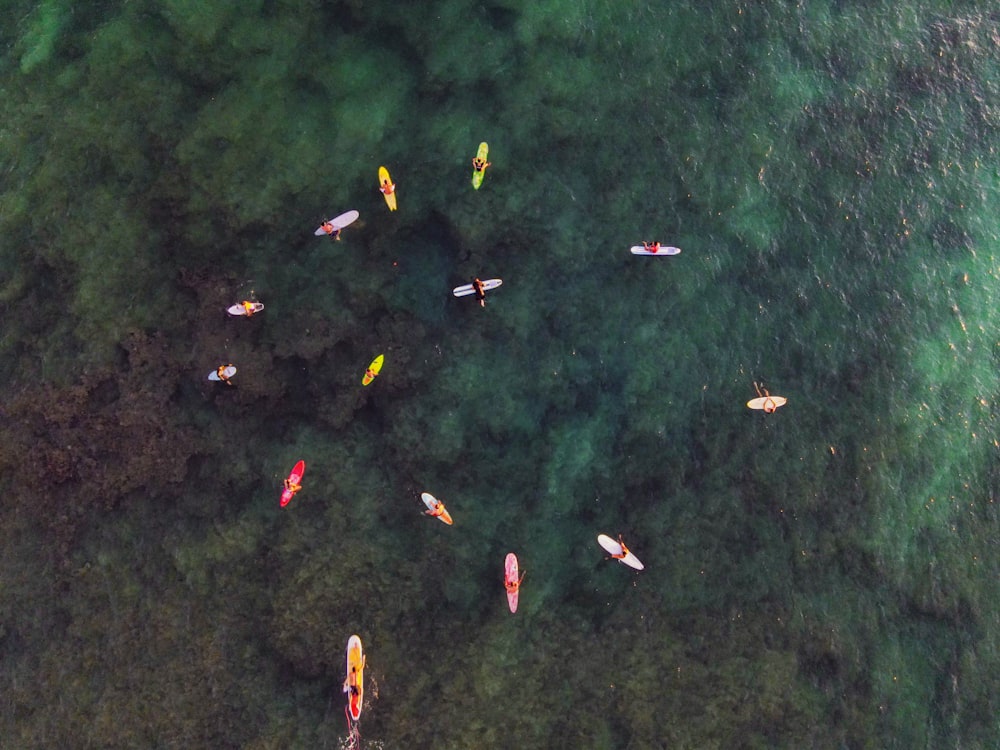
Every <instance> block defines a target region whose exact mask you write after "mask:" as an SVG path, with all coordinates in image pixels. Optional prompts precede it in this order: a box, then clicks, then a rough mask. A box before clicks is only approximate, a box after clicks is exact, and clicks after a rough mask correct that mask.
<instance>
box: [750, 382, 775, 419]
mask: <svg viewBox="0 0 1000 750" xmlns="http://www.w3.org/2000/svg"><path fill="white" fill-rule="evenodd" d="M753 387H754V389H755V390H756V391H757V396H758V397H759V398H762V399H764V405H763V406H762V407H761V408H762V409H763V410H764V413H765V414H774V412H775V410H776V409H777V408H778V404H777V403H776V402H775V400H774V399H773V398H771V394H770V393H768V392H767V388H761V387H760V386H759V385H757V383H756V382H755V383H754V384H753Z"/></svg>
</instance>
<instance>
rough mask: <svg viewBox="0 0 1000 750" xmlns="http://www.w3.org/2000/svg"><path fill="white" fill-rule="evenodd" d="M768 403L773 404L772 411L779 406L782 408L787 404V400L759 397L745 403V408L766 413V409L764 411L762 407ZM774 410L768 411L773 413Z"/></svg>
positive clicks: (774, 397)
mask: <svg viewBox="0 0 1000 750" xmlns="http://www.w3.org/2000/svg"><path fill="white" fill-rule="evenodd" d="M768 401H770V402H771V403H773V404H774V409H777V408H778V407H779V406H784V405H785V404H787V403H788V399H787V398H785V397H784V396H760V397H758V398H752V399H750V400H749V401H747V406H749V407H750V408H751V409H758V410H763V411H768V410H767V409H764V406H765V405H766V404H767V402H768ZM774 409H771V410H770V411H774Z"/></svg>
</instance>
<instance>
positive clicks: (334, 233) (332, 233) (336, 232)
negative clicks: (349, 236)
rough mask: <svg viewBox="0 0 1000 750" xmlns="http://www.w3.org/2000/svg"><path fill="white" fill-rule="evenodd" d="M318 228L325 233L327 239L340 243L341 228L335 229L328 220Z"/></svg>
mask: <svg viewBox="0 0 1000 750" xmlns="http://www.w3.org/2000/svg"><path fill="white" fill-rule="evenodd" d="M319 228H320V229H322V230H323V231H324V232H326V234H327V236H328V237H332V238H333V239H335V240H337V241H338V242H339V241H340V232H341V230H342V229H343V227H335V226H334V225H333V224H332V223H331V222H330V221H329V219H328V220H327V221H324V222H323V223H322V224H321V225H320V227H319Z"/></svg>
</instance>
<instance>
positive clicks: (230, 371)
mask: <svg viewBox="0 0 1000 750" xmlns="http://www.w3.org/2000/svg"><path fill="white" fill-rule="evenodd" d="M223 372H224V373H226V377H227V378H231V377H232V376H233V375H235V374H236V368H235V367H233V366H232V365H229V367H227V368H226V369H225V370H223ZM208 379H209V380H222V378H220V377H219V373H218V371H217V370H212V371H211V372H210V373H208Z"/></svg>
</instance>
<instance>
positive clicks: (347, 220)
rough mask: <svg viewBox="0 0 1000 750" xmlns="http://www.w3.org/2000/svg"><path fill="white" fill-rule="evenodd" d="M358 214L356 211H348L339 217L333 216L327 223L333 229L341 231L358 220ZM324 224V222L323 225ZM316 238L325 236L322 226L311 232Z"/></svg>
mask: <svg viewBox="0 0 1000 750" xmlns="http://www.w3.org/2000/svg"><path fill="white" fill-rule="evenodd" d="M360 215H361V214H359V213H358V212H357V211H348V212H346V213H342V214H341V215H340V216H334V217H333V218H332V219H328V221H329V223H330V224H332V225H333V228H334V229H343V228H344V227H346V226H349V225H351V224H353V223H354V222H356V221H357V220H358V217H359V216H360ZM325 223H326V222H324V224H325ZM313 234H315V235H316V236H317V237H319V236H320V235H324V234H326V230H325V229H323V225H320V227H319V229H317V230H316V231H315V232H313Z"/></svg>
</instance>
